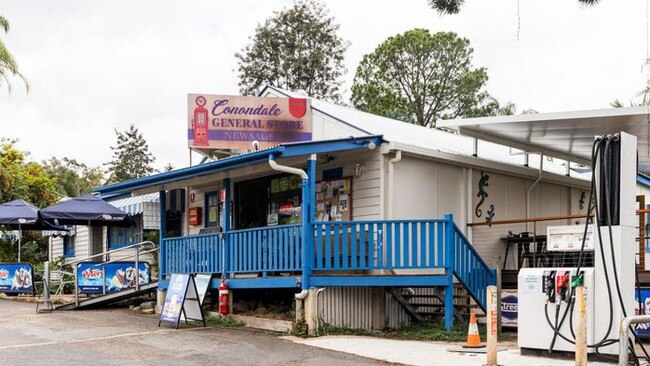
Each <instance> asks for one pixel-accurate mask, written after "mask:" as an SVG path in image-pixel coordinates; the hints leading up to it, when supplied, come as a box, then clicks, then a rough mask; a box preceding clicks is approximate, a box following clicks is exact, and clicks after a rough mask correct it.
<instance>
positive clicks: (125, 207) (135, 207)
mask: <svg viewBox="0 0 650 366" xmlns="http://www.w3.org/2000/svg"><path fill="white" fill-rule="evenodd" d="M158 198H159V197H158V193H150V194H145V195H142V196H135V197H127V198H122V199H119V200H114V201H109V203H110V204H111V205H113V206H115V207H116V208H119V209H120V210H122V211H124V212H126V213H127V214H129V215H132V216H133V215H138V214H141V213H142V212H143V211H144V204H145V203H146V202H158Z"/></svg>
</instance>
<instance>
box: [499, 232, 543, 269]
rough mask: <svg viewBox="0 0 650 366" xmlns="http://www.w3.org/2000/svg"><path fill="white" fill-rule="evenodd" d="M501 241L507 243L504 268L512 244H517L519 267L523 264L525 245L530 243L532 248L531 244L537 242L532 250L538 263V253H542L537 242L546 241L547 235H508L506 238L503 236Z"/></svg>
mask: <svg viewBox="0 0 650 366" xmlns="http://www.w3.org/2000/svg"><path fill="white" fill-rule="evenodd" d="M501 241H502V242H504V243H505V244H506V255H505V256H504V259H503V268H502V269H506V263H508V253H510V246H511V245H513V244H516V245H517V268H516V269H519V268H521V265H522V264H523V259H524V255H523V253H522V252H523V250H522V249H523V246H524V245H528V246H529V248H530V244H536V245H535V248H534V249H533V251H532V255H533V263H536V255H537V254H541V253H539V252H538V250H537V244H541V243H545V242H546V235H531V236H522V235H521V234H520V235H508V236H507V237H505V238H501Z"/></svg>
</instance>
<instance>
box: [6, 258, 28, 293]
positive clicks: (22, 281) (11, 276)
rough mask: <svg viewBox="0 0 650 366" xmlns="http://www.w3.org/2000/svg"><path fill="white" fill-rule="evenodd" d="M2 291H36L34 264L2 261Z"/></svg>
mask: <svg viewBox="0 0 650 366" xmlns="http://www.w3.org/2000/svg"><path fill="white" fill-rule="evenodd" d="M0 292H9V293H32V292H34V282H33V277H32V265H31V264H29V263H0Z"/></svg>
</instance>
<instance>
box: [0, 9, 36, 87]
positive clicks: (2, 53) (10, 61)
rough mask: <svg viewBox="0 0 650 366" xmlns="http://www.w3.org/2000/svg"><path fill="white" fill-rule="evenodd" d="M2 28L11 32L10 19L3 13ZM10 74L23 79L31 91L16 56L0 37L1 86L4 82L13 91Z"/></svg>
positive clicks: (0, 20)
mask: <svg viewBox="0 0 650 366" xmlns="http://www.w3.org/2000/svg"><path fill="white" fill-rule="evenodd" d="M0 29H1V30H3V31H4V33H5V34H6V33H8V32H9V21H8V20H7V18H5V17H3V16H2V15H0ZM9 76H13V77H17V78H18V79H20V80H22V82H23V83H24V84H25V89H26V90H27V91H29V83H28V82H27V79H25V77H24V76H23V74H21V73H20V71H19V69H18V63H17V62H16V59H14V56H13V55H12V54H11V52H9V50H8V49H7V46H5V44H4V42H2V39H0V87H2V84H3V82H4V84H5V85H6V86H7V90H8V91H11V83H10V82H9Z"/></svg>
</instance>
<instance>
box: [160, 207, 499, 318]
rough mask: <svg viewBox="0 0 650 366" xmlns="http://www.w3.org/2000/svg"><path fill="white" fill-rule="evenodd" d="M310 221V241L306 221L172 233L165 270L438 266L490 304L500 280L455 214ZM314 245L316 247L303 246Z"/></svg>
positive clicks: (477, 298) (165, 245) (166, 246)
mask: <svg viewBox="0 0 650 366" xmlns="http://www.w3.org/2000/svg"><path fill="white" fill-rule="evenodd" d="M310 228H311V232H312V233H313V234H312V235H313V243H311V245H310V246H305V245H304V242H305V241H304V240H303V234H302V226H301V225H283V226H272V227H262V228H255V229H246V230H234V231H230V232H227V233H223V234H208V235H195V236H188V237H178V238H169V239H164V240H163V248H162V249H161V250H162V251H163V252H164V258H165V261H164V264H163V265H162V269H163V273H164V274H170V273H197V272H206V273H222V271H224V272H226V273H229V274H233V273H253V272H255V273H267V272H300V271H305V269H306V268H307V269H308V270H313V271H314V274H316V275H318V271H336V270H341V271H354V270H396V271H397V272H396V274H399V270H402V269H409V270H413V269H420V270H435V269H438V270H440V271H439V273H435V272H434V274H439V275H447V276H452V275H453V276H455V278H456V279H457V280H458V281H459V282H460V283H462V284H463V286H464V287H465V288H467V290H468V292H469V294H470V295H471V296H472V298H474V300H475V301H476V302H477V303H478V304H479V306H481V307H482V308H483V309H485V305H486V287H487V286H488V285H492V284H495V283H496V274H495V272H494V270H493V269H490V268H489V266H488V265H487V264H486V263H485V262H484V261H483V259H481V257H480V255H479V254H478V253H477V252H476V250H475V249H474V247H473V246H472V245H471V244H470V242H469V241H468V240H467V238H466V237H465V236H464V235H463V233H462V231H461V230H460V229H459V228H458V226H456V224H455V223H454V222H453V217H452V216H451V215H445V218H444V219H434V220H374V221H345V222H316V223H314V224H313V225H312V226H311V227H310ZM310 239H312V238H310ZM307 247H311V248H313V249H312V250H313V251H310V252H309V253H303V250H304V249H305V248H307ZM224 253H226V258H228V260H227V261H224V260H223V258H224ZM303 255H307V258H308V261H307V262H305V261H304V260H303V258H305V257H303ZM426 273H427V274H431V272H430V271H426ZM450 286H451V285H450ZM450 293H451V291H450ZM451 300H453V299H450V300H449V302H450V303H451Z"/></svg>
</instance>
